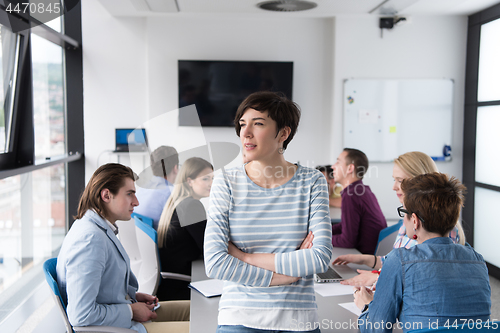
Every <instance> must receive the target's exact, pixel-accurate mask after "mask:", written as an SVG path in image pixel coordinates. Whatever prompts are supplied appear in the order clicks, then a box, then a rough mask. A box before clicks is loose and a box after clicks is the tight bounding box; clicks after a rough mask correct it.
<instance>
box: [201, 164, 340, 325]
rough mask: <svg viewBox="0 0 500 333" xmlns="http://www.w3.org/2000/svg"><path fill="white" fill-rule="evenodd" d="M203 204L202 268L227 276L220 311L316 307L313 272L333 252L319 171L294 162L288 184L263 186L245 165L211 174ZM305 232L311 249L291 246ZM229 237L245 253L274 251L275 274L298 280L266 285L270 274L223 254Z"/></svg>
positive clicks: (324, 186) (323, 266) (320, 269)
mask: <svg viewBox="0 0 500 333" xmlns="http://www.w3.org/2000/svg"><path fill="white" fill-rule="evenodd" d="M209 207H210V208H209V211H208V221H207V229H206V232H205V244H204V247H205V267H206V272H207V275H208V276H209V277H211V278H216V279H221V280H225V281H226V282H225V284H224V289H223V295H222V298H221V301H220V303H219V311H223V310H224V309H238V311H240V312H239V313H240V314H241V313H242V312H241V311H243V314H244V311H246V310H248V311H251V312H252V313H253V314H255V311H257V312H258V311H265V312H268V311H269V310H271V309H272V310H273V311H274V310H276V309H278V310H287V311H288V310H292V311H294V310H295V311H309V312H311V310H315V309H316V299H315V294H314V283H313V274H314V273H319V272H324V271H326V269H327V268H328V264H329V263H330V259H331V256H332V244H331V222H330V215H329V207H328V191H327V184H326V180H325V178H324V176H323V175H322V174H321V173H320V172H319V171H317V170H313V169H309V168H305V167H302V166H300V165H299V166H298V168H297V170H296V172H295V174H294V176H293V177H292V178H291V179H290V180H289V181H288V182H287V183H285V184H283V185H282V186H279V187H277V188H273V189H269V188H262V187H260V186H258V185H256V184H255V183H253V182H252V181H251V180H250V178H248V176H247V175H246V172H245V169H244V166H241V167H237V168H233V169H229V170H227V171H224V172H223V173H221V174H219V175H218V176H217V177H216V178H215V180H214V182H213V185H212V189H211V193H210V205H209ZM309 231H312V232H313V234H314V241H313V246H312V248H311V249H307V250H297V249H298V248H299V247H300V244H301V243H302V241H303V240H304V238H305V237H306V235H307V233H308V232H309ZM229 241H232V242H233V243H234V244H235V245H236V246H237V247H238V248H239V249H240V250H242V251H243V252H247V253H275V254H276V256H275V269H276V273H279V274H284V275H289V276H295V277H302V279H300V280H298V281H297V282H295V283H293V284H290V285H285V286H273V287H270V286H269V284H270V282H271V278H272V274H273V272H271V271H268V270H265V269H262V268H258V267H255V266H251V265H249V264H246V263H244V262H242V261H240V260H238V259H236V258H234V257H232V256H231V255H229V254H228V250H227V244H228V242H229ZM219 318H220V317H219ZM240 324H241V325H244V323H240ZM257 324H258V323H257ZM254 327H257V328H267V329H276V328H281V327H261V326H259V325H254Z"/></svg>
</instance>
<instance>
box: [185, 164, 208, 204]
mask: <svg viewBox="0 0 500 333" xmlns="http://www.w3.org/2000/svg"><path fill="white" fill-rule="evenodd" d="M213 180H214V171H213V170H212V169H211V168H206V169H203V170H202V171H201V172H200V173H199V174H198V176H197V177H196V178H195V179H191V178H188V179H187V182H188V185H189V186H190V187H191V189H192V190H193V195H192V196H193V198H195V199H198V200H200V199H201V198H205V197H208V196H209V195H210V189H211V188H212V181H213Z"/></svg>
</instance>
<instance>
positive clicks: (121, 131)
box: [115, 128, 148, 152]
mask: <svg viewBox="0 0 500 333" xmlns="http://www.w3.org/2000/svg"><path fill="white" fill-rule="evenodd" d="M147 149H148V139H147V137H146V130H145V129H144V128H116V129H115V152H131V151H147Z"/></svg>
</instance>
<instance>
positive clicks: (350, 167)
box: [347, 163, 356, 176]
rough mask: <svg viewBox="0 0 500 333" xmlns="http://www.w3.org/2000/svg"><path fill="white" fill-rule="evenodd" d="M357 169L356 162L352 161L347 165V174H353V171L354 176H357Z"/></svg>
mask: <svg viewBox="0 0 500 333" xmlns="http://www.w3.org/2000/svg"><path fill="white" fill-rule="evenodd" d="M355 169H356V167H355V166H354V164H352V163H351V164H348V165H347V174H351V173H352V174H353V175H354V176H356V174H355V172H354V171H355Z"/></svg>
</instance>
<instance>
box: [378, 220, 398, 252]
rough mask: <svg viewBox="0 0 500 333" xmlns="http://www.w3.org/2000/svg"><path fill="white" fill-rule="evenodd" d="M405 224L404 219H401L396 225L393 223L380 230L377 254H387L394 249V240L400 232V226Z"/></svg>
mask: <svg viewBox="0 0 500 333" xmlns="http://www.w3.org/2000/svg"><path fill="white" fill-rule="evenodd" d="M402 225H403V220H399V222H398V223H396V224H395V225H391V226H390V227H387V228H385V229H382V230H380V233H379V234H378V242H377V247H376V248H375V255H376V256H385V255H387V254H388V253H389V252H391V251H392V247H393V245H394V240H395V239H396V235H397V234H398V230H399V228H401V226H402Z"/></svg>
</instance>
